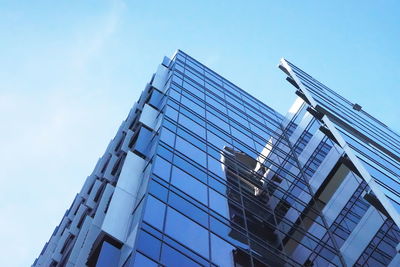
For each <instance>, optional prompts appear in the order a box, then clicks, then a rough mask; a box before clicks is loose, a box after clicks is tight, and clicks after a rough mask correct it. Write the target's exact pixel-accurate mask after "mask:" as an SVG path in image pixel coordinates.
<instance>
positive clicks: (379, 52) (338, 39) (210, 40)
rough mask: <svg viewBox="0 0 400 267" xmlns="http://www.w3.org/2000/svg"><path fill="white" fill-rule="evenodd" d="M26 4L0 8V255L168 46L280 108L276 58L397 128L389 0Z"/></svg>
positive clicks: (26, 249)
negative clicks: (284, 59)
mask: <svg viewBox="0 0 400 267" xmlns="http://www.w3.org/2000/svg"><path fill="white" fill-rule="evenodd" d="M25 2H26V4H22V3H21V1H10V0H8V1H7V0H5V1H2V2H1V8H0V33H1V37H2V38H1V43H0V46H1V49H0V59H1V62H2V64H1V65H0V121H1V129H2V130H1V132H0V146H1V148H2V151H3V153H1V155H0V162H1V164H2V168H1V173H0V179H1V184H2V189H3V190H2V194H1V199H0V203H2V205H1V206H0V213H1V214H2V220H1V225H0V226H1V227H0V229H1V230H0V239H1V240H7V244H5V243H4V244H2V247H1V251H2V253H3V254H4V255H9V257H7V259H4V258H3V259H2V260H1V261H2V262H1V265H4V266H27V265H30V264H31V263H32V261H33V260H34V258H35V257H36V256H37V255H38V254H39V253H40V251H41V249H42V247H43V245H44V244H45V242H46V241H48V239H49V237H50V235H51V233H52V232H53V230H54V227H55V226H56V225H58V223H59V222H60V220H61V217H62V215H63V214H64V212H65V209H66V208H68V207H69V205H70V204H71V202H72V200H73V197H74V196H75V194H76V193H77V192H78V191H79V190H80V187H81V186H82V184H83V181H84V178H85V177H86V176H87V175H89V174H90V172H91V171H92V169H93V167H94V165H95V163H96V160H97V159H98V158H99V157H100V156H101V155H102V153H103V152H104V149H105V148H106V146H107V144H108V142H109V140H110V139H111V138H112V137H113V136H114V134H115V132H116V130H117V128H118V127H119V124H120V122H121V121H122V120H123V119H124V118H125V117H126V115H127V114H128V111H129V109H130V107H131V105H132V103H133V102H134V101H136V100H137V99H138V97H139V93H140V91H141V90H142V89H143V88H144V86H145V84H146V83H147V82H148V81H149V79H150V78H151V74H152V73H153V72H154V71H155V69H156V66H157V65H158V64H159V63H160V62H161V60H162V58H163V56H164V55H171V54H172V53H173V51H174V50H175V49H176V48H182V49H183V50H184V51H186V52H188V53H190V54H192V55H193V56H194V57H196V58H198V59H199V60H201V61H202V62H204V63H205V64H207V65H208V66H210V67H212V68H213V69H215V70H217V71H218V72H219V73H221V74H223V75H224V76H226V77H227V78H229V79H230V80H232V81H233V82H235V83H237V84H238V85H239V86H242V87H243V88H245V89H246V90H247V91H248V92H249V93H251V94H253V95H255V96H257V97H259V98H260V99H261V100H263V101H265V102H267V103H268V104H270V105H271V106H272V107H274V108H276V109H277V110H278V111H280V112H282V113H285V112H286V110H287V109H288V107H289V106H290V104H291V102H292V100H293V99H294V94H293V91H294V90H293V87H291V86H290V85H289V84H288V83H287V82H285V81H284V75H283V73H282V72H281V71H280V70H278V69H277V68H276V65H277V64H278V61H279V58H280V57H282V56H284V57H287V58H288V59H289V60H291V61H293V62H294V63H297V64H299V66H300V67H303V68H304V69H305V70H307V71H308V72H310V73H311V74H313V75H315V77H316V78H319V79H320V80H321V81H323V82H324V81H326V83H327V84H328V85H329V86H330V87H332V88H334V89H336V90H338V92H339V93H341V94H343V95H344V96H346V97H347V98H349V99H351V100H354V102H357V103H360V104H361V105H362V106H363V108H364V109H365V110H367V111H369V113H371V114H376V115H377V117H378V118H384V119H385V120H384V122H385V123H386V124H388V125H391V126H393V127H394V128H395V129H398V130H399V129H400V125H399V124H400V121H399V120H398V118H399V117H400V114H399V112H400V110H399V109H398V104H397V99H399V98H400V95H399V94H400V90H398V77H399V76H400V75H399V68H398V64H397V62H399V61H400V53H399V50H398V44H399V38H400V32H399V31H400V27H398V12H397V11H398V10H399V4H400V3H399V2H398V1H391V2H389V1H385V3H381V2H374V1H368V3H363V5H362V6H360V5H359V3H357V2H354V3H352V2H348V1H346V2H345V1H335V2H326V3H318V5H315V3H312V2H310V3H304V2H300V1H299V2H298V3H291V4H290V5H285V4H280V3H278V2H276V3H273V2H268V3H267V2H266V1H259V3H257V4H255V5H249V4H248V3H244V2H243V3H242V4H239V3H237V4H233V3H232V1H225V2H223V1H219V2H218V3H215V1H196V2H195V1H192V2H188V1H158V2H157V4H155V3H154V4H153V3H149V1H134V2H132V1H127V2H126V3H124V2H123V1H118V0H114V1H100V2H99V1H96V2H95V5H94V4H93V3H94V1H72V2H71V1H68V2H66V1H65V2H59V3H57V5H54V4H53V3H50V2H49V1H41V2H40V3H38V2H37V1H30V2H28V1H25ZM46 2H47V3H46ZM343 3H345V4H346V9H343ZM177 6H179V9H177ZM210 6H212V8H210ZM360 8H361V10H360ZM177 10H179V11H177ZM171 14H175V15H174V16H171ZM337 14H341V16H337ZM187 18H190V22H188V20H187ZM293 22H295V25H294V24H293ZM366 29H368V30H366ZM382 29H384V30H382ZM288 33H290V34H288ZM349 33H351V35H349ZM309 38H313V39H312V40H310V39H309ZM383 59H390V60H383ZM365 66H368V67H365ZM382 77H385V79H382ZM377 89H379V94H378V93H377ZM277 99H278V100H279V101H277ZM375 103H385V105H375ZM22 184H24V186H21V185H22ZM21 196H23V197H21ZM27 203H29V204H27ZM31 218H44V219H43V220H32V219H31ZM27 222H29V223H27Z"/></svg>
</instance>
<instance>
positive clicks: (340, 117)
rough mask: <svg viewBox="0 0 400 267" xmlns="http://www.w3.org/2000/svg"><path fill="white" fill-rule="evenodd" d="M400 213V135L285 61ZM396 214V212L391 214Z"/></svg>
mask: <svg viewBox="0 0 400 267" xmlns="http://www.w3.org/2000/svg"><path fill="white" fill-rule="evenodd" d="M286 62H287V63H288V64H289V66H290V68H291V69H292V71H293V72H294V74H295V75H296V77H297V78H298V79H299V80H300V81H301V83H302V84H303V85H304V87H305V88H306V89H307V91H308V92H309V93H310V94H311V95H312V97H313V99H314V100H315V101H316V102H317V103H318V105H320V106H321V107H322V108H323V109H324V110H325V113H329V114H328V117H330V118H331V119H332V121H333V122H334V123H335V126H336V129H337V130H338V131H339V132H340V133H341V135H342V137H343V138H344V140H345V141H346V143H347V144H348V145H349V146H350V148H351V149H352V150H353V152H354V154H355V155H356V156H357V157H358V159H359V160H360V161H361V162H362V164H363V166H364V167H365V168H366V170H367V171H368V172H369V174H370V175H371V177H372V178H373V179H374V181H375V182H376V185H377V186H378V187H379V189H380V190H381V191H382V192H383V193H384V194H385V195H386V196H387V197H388V199H389V200H390V202H391V203H392V204H393V207H394V208H396V209H397V211H398V213H397V214H396V217H398V215H399V214H400V135H399V134H397V133H395V132H394V131H392V130H391V129H390V128H388V127H387V126H386V125H384V124H383V123H382V122H380V121H378V120H377V119H375V118H373V117H372V116H371V115H369V114H368V113H366V112H365V111H363V110H359V108H358V107H357V106H356V105H355V104H353V103H351V102H350V101H348V100H346V99H345V98H343V97H342V96H340V95H338V94H337V93H335V92H334V91H332V90H331V89H329V88H328V87H326V86H325V85H323V84H322V83H320V82H319V81H317V80H315V79H314V78H313V77H311V76H310V75H308V74H307V73H305V72H304V71H302V70H301V69H299V68H298V67H296V66H295V65H293V64H292V63H290V62H288V61H286ZM392 216H394V214H392Z"/></svg>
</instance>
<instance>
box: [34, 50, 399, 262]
mask: <svg viewBox="0 0 400 267" xmlns="http://www.w3.org/2000/svg"><path fill="white" fill-rule="evenodd" d="M281 68H282V69H283V70H284V71H285V73H287V74H288V75H289V78H290V79H292V80H291V82H292V84H293V85H295V86H296V88H298V91H299V92H298V94H299V95H300V97H299V98H298V99H297V100H296V102H295V103H294V105H293V107H292V108H291V110H290V111H289V113H288V114H287V115H286V116H282V115H281V114H279V113H277V112H276V111H274V110H273V109H271V108H270V107H268V106H266V105H265V104H263V103H262V102H260V101H259V100H257V99H255V98H254V97H252V96H250V95H249V94H248V93H246V92H245V91H243V90H242V89H240V88H238V87H237V86H235V85H234V84H232V83H231V82H229V81H228V80H226V79H224V78H223V77H221V76H220V75H218V74H216V73H215V72H213V71H212V70H210V69H209V68H207V67H206V66H204V65H202V64H201V63H199V62H198V61H196V60H195V59H193V58H192V57H190V56H189V55H187V54H185V53H184V52H182V51H177V53H176V54H175V55H174V56H173V58H172V59H168V58H165V59H164V61H163V63H162V64H161V65H160V67H159V69H158V70H157V72H156V74H155V75H154V76H153V78H152V80H151V81H150V83H149V84H148V85H147V86H146V89H145V91H144V92H143V93H142V96H141V98H140V99H139V101H138V102H137V103H136V104H135V106H134V107H133V108H132V110H131V112H130V114H129V115H128V118H127V119H126V121H125V122H124V123H123V125H122V126H121V127H120V129H119V131H118V133H117V136H116V138H115V139H114V140H113V141H112V142H111V144H110V145H109V147H108V148H107V151H106V154H105V156H104V157H103V158H102V159H101V160H100V161H99V163H98V165H97V166H96V168H95V171H94V173H93V174H92V175H91V176H90V177H89V178H88V180H87V181H86V183H85V185H84V188H83V189H82V192H81V193H80V194H79V195H78V196H77V199H76V200H75V201H74V203H73V205H72V206H71V208H70V209H69V210H68V211H67V213H66V216H65V218H64V219H63V221H62V223H61V224H60V226H59V227H58V228H57V229H56V231H55V233H53V235H52V237H51V239H50V241H49V243H48V245H47V246H46V248H45V249H44V251H42V253H41V255H40V256H39V258H38V259H37V260H36V261H35V263H34V265H36V266H47V265H49V264H53V265H56V266H57V265H62V266H64V265H66V264H70V266H75V265H77V266H80V264H86V265H89V266H351V265H354V264H356V265H357V266H364V265H367V264H369V266H376V265H374V264H375V263H376V262H379V263H380V264H381V265H388V264H390V263H392V262H396V260H397V261H399V260H400V259H399V258H397V257H398V256H397V250H396V249H397V248H396V246H397V244H398V243H399V241H400V239H399V234H398V233H399V229H398V227H397V225H396V223H395V221H394V218H393V217H392V216H391V212H393V211H392V210H389V211H387V210H386V208H385V207H386V206H385V205H386V203H383V204H382V202H381V201H380V196H379V193H378V194H377V193H376V192H375V191H374V190H373V189H375V188H374V185H372V186H371V184H370V181H369V180H367V178H366V177H364V175H363V173H364V170H359V169H358V162H354V159H353V158H352V155H353V154H350V153H349V152H348V151H347V150H346V147H345V146H344V145H343V144H342V143H340V142H338V140H337V139H338V137H335V135H334V134H331V131H330V129H329V126H330V124H329V123H328V126H327V123H326V122H325V121H324V118H321V116H320V113H321V112H322V111H321V109H320V108H319V106H318V105H315V102H314V100H312V101H310V100H309V99H308V98H310V96H307V95H305V93H304V92H303V91H302V90H301V86H302V85H301V86H299V83H301V82H300V81H299V80H298V78H297V76H296V75H299V76H300V75H302V76H301V77H303V76H304V77H309V76H306V74H305V73H304V72H302V71H301V70H300V69H298V68H297V67H295V66H294V65H292V64H291V63H289V62H287V61H283V63H282V65H281ZM293 71H294V72H295V73H296V74H294V72H293ZM308 79H310V78H308ZM313 84H314V85H315V86H316V85H318V86H322V85H321V84H320V83H317V82H316V81H314V80H313ZM304 86H305V85H304ZM324 90H328V89H324ZM304 91H305V90H304ZM316 92H317V90H315V92H314V91H313V93H315V94H317V93H316ZM329 92H330V94H332V95H333V96H330V95H329V96H326V99H329V100H332V99H336V98H337V99H338V101H339V100H340V101H345V100H343V99H342V98H341V97H340V96H337V95H336V94H335V93H334V92H333V91H331V90H330V89H329ZM307 94H308V93H307ZM321 94H322V93H321ZM322 95H323V94H322ZM307 97H308V98H307ZM313 97H314V95H313ZM335 97H336V98H335ZM346 101H347V100H346ZM325 106H328V107H325V109H324V110H323V111H326V110H328V108H330V109H332V110H334V111H335V112H339V111H336V108H335V107H336V106H337V105H335V106H329V104H327V103H325ZM332 112H333V111H332ZM323 114H327V113H323ZM329 114H330V113H329ZM363 114H364V113H363ZM367 117H368V118H369V122H370V121H371V120H373V119H371V118H372V117H370V115H368V116H367V115H365V114H364V115H363V117H362V118H367ZM334 123H336V121H334ZM377 123H378V122H375V124H377ZM378 124H379V123H378ZM335 125H336V124H335ZM338 125H340V124H338ZM379 125H380V126H379V127H381V126H382V125H381V124H379ZM340 127H342V128H343V129H344V130H348V129H347V128H345V126H342V125H341V126H340ZM357 127H358V126H357ZM379 127H378V126H377V128H376V129H375V128H374V129H373V131H377V132H379V131H378V130H379V129H380V128H379ZM382 127H383V126H382ZM327 128H328V130H327ZM342 128H340V129H342ZM337 129H339V126H338V127H337ZM340 129H339V130H338V131H339V132H340ZM357 129H358V130H360V131H362V130H363V129H359V128H357ZM385 129H386V128H385ZM344 130H343V131H344ZM335 134H336V132H335ZM381 134H382V135H385V136H386V137H387V138H388V139H389V136H390V137H391V138H392V139H396V138H397V137H396V136H397V135H396V134H395V133H393V132H392V131H390V130H389V129H386V130H385V132H384V133H381ZM373 138H374V136H372V137H371V140H375V139H373ZM346 141H347V140H346ZM357 142H360V140H357ZM393 143H394V144H396V141H393ZM352 144H353V143H352ZM379 144H380V146H381V147H379V146H373V145H371V144H370V143H368V144H361V146H364V148H365V147H366V146H373V147H374V148H375V149H376V150H379V151H380V150H382V149H381V148H385V149H386V150H388V151H389V150H390V152H391V153H396V150H395V146H391V147H390V148H389V146H388V144H386V143H382V142H380V143H379ZM351 148H352V149H353V147H351ZM365 149H366V148H365ZM353 150H354V151H355V149H353ZM386 150H385V151H383V152H382V151H381V152H382V153H381V154H382V155H381V154H379V155H375V154H376V153H375V154H374V155H375V158H374V159H377V158H376V157H377V156H379V157H382V160H388V158H389V157H388V153H386V152H387V151H386ZM357 151H358V150H357ZM360 151H361V150H360ZM372 154H373V153H372ZM356 156H357V159H360V157H359V155H358V154H356ZM396 160H397V159H396V158H391V161H390V162H391V164H393V165H396V164H399V162H398V161H396ZM383 165H384V166H386V167H385V168H386V169H390V167H388V165H385V164H383ZM371 168H374V169H375V170H378V171H381V169H380V168H381V167H379V166H376V167H375V165H373V167H371ZM368 171H369V170H368ZM392 172H393V173H395V172H396V170H392ZM371 175H373V177H374V178H373V179H374V181H375V180H376V181H378V179H380V178H379V177H378V175H375V174H371ZM375 178H376V179H375ZM392 178H393V177H392ZM391 188H392V189H393V190H394V191H396V188H395V187H391ZM385 192H386V191H385ZM396 192H399V190H397V191H396ZM385 196H388V197H389V194H388V193H385ZM390 200H391V201H396V198H395V197H394V196H391V198H390ZM379 204H380V205H379ZM83 210H85V212H83ZM373 219H375V220H374V221H373V222H372V221H371V220H373ZM75 221H79V222H80V223H78V225H79V227H77V226H76V223H75ZM63 222H64V223H63ZM65 233H67V234H69V235H68V236H71V235H72V234H73V238H70V239H69V241H68V246H67V247H66V248H64V249H63V250H59V249H58V248H59V247H60V244H67V241H65V240H66V237H65V236H66V235H67V234H65Z"/></svg>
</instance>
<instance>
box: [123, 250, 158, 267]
mask: <svg viewBox="0 0 400 267" xmlns="http://www.w3.org/2000/svg"><path fill="white" fill-rule="evenodd" d="M131 266H132V267H133V266H141V267H142V266H143V267H157V266H158V264H157V263H155V262H154V261H152V260H150V259H149V258H147V257H145V256H143V255H142V254H140V253H139V252H137V253H136V256H135V264H134V265H133V264H132V265H130V267H131Z"/></svg>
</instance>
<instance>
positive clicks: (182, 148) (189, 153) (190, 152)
mask: <svg viewBox="0 0 400 267" xmlns="http://www.w3.org/2000/svg"><path fill="white" fill-rule="evenodd" d="M175 148H176V149H177V150H178V151H179V152H181V153H182V154H183V155H185V156H186V157H189V158H191V159H192V160H194V161H196V162H197V163H199V164H200V165H202V166H206V153H204V152H203V151H201V150H200V149H198V148H197V147H195V146H194V145H192V144H191V143H189V142H187V141H186V140H184V139H182V138H180V137H178V136H177V137H176V144H175Z"/></svg>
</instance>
